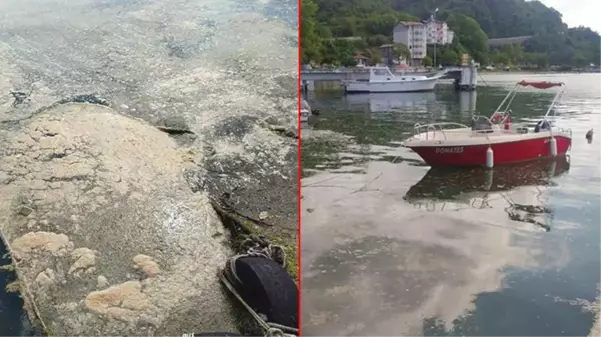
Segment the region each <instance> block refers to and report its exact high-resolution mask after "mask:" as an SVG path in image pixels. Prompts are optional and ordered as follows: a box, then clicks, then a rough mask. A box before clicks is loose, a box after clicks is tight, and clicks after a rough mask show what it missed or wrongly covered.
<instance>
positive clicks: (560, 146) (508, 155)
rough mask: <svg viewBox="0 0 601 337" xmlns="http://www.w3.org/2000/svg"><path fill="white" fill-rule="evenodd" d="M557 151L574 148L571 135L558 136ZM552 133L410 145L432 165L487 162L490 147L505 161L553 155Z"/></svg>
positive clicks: (500, 162)
mask: <svg viewBox="0 0 601 337" xmlns="http://www.w3.org/2000/svg"><path fill="white" fill-rule="evenodd" d="M554 138H555V140H556V142H557V155H558V156H562V155H565V154H566V153H567V151H568V150H569V148H570V144H571V142H572V141H571V139H570V138H569V137H565V136H555V137H554ZM549 142H550V137H539V138H531V139H524V140H517V141H511V142H499V143H494V144H490V145H489V144H470V145H463V146H457V145H453V146H444V145H440V146H408V147H409V148H411V149H412V150H413V151H415V152H416V153H417V154H418V155H419V156H420V157H421V158H422V159H423V160H424V161H425V162H426V163H427V164H428V165H430V166H432V167H444V166H447V167H448V166H455V167H459V166H485V165H486V151H487V150H488V147H489V146H490V148H491V149H492V151H493V164H494V165H495V166H497V165H505V164H512V163H519V162H525V161H530V160H536V159H541V158H549V157H552V154H551V145H550V143H549Z"/></svg>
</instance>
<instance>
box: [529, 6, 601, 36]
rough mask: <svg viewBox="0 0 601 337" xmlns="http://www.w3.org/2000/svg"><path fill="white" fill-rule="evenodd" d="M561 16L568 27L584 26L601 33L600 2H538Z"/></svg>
mask: <svg viewBox="0 0 601 337" xmlns="http://www.w3.org/2000/svg"><path fill="white" fill-rule="evenodd" d="M539 1H540V2H542V3H543V4H545V6H547V7H553V8H555V9H556V10H557V11H558V12H560V13H561V14H562V19H563V22H565V23H566V24H567V25H568V27H577V26H581V25H582V26H586V27H589V28H591V29H592V30H595V31H597V32H598V33H601V20H600V19H599V13H601V1H599V0H539Z"/></svg>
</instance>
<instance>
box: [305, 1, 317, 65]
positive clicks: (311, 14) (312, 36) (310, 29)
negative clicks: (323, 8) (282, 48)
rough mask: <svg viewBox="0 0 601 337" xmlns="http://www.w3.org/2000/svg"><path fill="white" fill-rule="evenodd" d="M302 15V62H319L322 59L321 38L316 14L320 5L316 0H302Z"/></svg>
mask: <svg viewBox="0 0 601 337" xmlns="http://www.w3.org/2000/svg"><path fill="white" fill-rule="evenodd" d="M301 5H302V17H301V48H302V53H301V54H302V62H303V63H309V62H311V61H315V62H319V61H320V59H321V56H320V49H321V47H322V46H321V39H320V38H319V36H318V35H317V29H318V28H317V25H318V24H317V21H316V20H315V15H316V14H317V11H318V10H319V7H318V6H317V4H316V3H315V2H314V0H302V4H301Z"/></svg>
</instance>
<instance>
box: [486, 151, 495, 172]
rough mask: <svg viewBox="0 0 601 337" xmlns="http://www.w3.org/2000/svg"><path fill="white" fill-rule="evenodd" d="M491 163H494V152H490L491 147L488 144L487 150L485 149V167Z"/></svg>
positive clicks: (490, 166)
mask: <svg viewBox="0 0 601 337" xmlns="http://www.w3.org/2000/svg"><path fill="white" fill-rule="evenodd" d="M493 163H494V153H493V152H492V149H491V148H490V146H489V147H488V150H486V168H492V167H493Z"/></svg>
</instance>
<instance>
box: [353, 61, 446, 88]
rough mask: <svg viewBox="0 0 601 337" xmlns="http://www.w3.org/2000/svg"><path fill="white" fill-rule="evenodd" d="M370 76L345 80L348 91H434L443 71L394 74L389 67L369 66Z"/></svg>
mask: <svg viewBox="0 0 601 337" xmlns="http://www.w3.org/2000/svg"><path fill="white" fill-rule="evenodd" d="M367 69H368V71H369V78H367V79H355V80H349V81H345V82H343V85H344V90H345V91H346V92H349V93H351V92H420V91H432V90H434V87H435V86H436V81H438V79H439V78H441V77H442V76H443V74H442V73H440V74H437V75H434V76H431V77H428V76H424V75H417V74H405V75H396V76H395V75H394V74H393V73H392V72H391V71H390V69H388V68H387V67H368V68H367Z"/></svg>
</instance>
